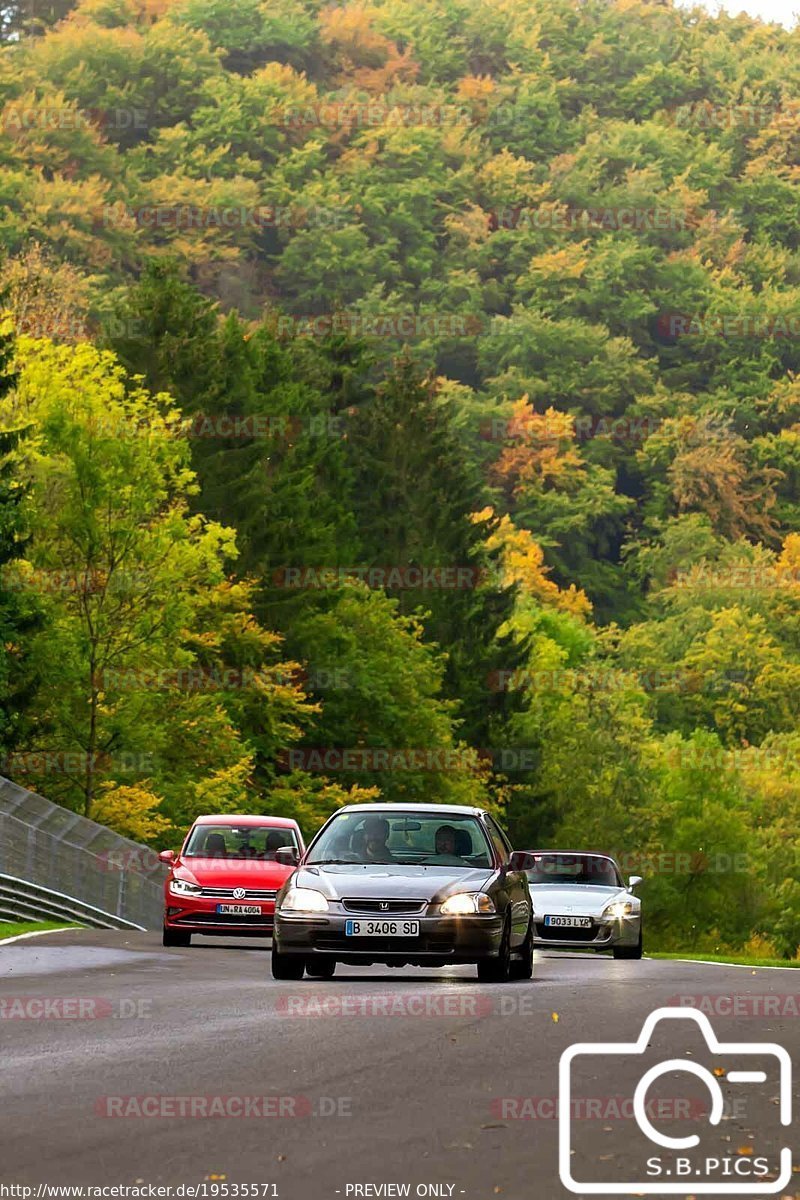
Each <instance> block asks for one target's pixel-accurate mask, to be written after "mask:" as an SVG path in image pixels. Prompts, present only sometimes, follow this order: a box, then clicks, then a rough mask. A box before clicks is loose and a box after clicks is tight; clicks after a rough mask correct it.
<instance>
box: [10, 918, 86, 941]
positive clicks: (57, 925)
mask: <svg viewBox="0 0 800 1200" xmlns="http://www.w3.org/2000/svg"><path fill="white" fill-rule="evenodd" d="M79 928H80V926H78V925H74V924H71V923H70V922H69V921H10V922H3V921H0V941H2V940H3V938H9V937H16V936H17V934H19V933H44V932H45V930H48V929H79Z"/></svg>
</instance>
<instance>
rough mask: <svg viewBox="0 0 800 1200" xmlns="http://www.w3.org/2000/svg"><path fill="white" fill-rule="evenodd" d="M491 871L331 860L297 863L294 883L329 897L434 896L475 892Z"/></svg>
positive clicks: (400, 898) (479, 888)
mask: <svg viewBox="0 0 800 1200" xmlns="http://www.w3.org/2000/svg"><path fill="white" fill-rule="evenodd" d="M494 874H495V872H494V871H493V870H490V869H487V868H486V867H477V868H476V867H472V868H469V869H465V868H463V867H437V866H430V867H425V866H416V865H407V866H406V865H403V864H402V863H385V864H384V863H342V864H341V865H340V864H338V863H335V864H334V863H331V864H330V865H329V866H326V867H325V866H319V867H315V866H313V865H311V864H309V865H308V866H306V867H300V869H299V870H298V872H297V875H296V877H295V880H294V882H295V884H296V885H297V887H308V888H316V889H317V891H320V892H324V893H325V895H326V896H327V897H328V899H329V900H341V899H342V898H343V897H347V898H348V899H353V900H372V899H386V900H428V901H430V900H438V899H443V898H444V897H445V896H448V895H451V894H452V893H453V892H479V891H480V890H481V889H482V888H483V887H484V886H485V885H486V884H487V882H488V881H489V880H490V879H491V878H492V876H493V875H494Z"/></svg>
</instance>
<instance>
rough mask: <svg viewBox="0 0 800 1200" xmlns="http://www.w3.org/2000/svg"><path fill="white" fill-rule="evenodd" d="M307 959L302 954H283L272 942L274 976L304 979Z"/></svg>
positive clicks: (275, 977) (277, 977)
mask: <svg viewBox="0 0 800 1200" xmlns="http://www.w3.org/2000/svg"><path fill="white" fill-rule="evenodd" d="M305 969H306V960H305V958H304V956H303V955H302V954H281V952H280V950H276V948H275V943H274V942H273V943H272V978H273V979H302V978H303V972H304V971H305Z"/></svg>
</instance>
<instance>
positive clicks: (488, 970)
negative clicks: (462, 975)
mask: <svg viewBox="0 0 800 1200" xmlns="http://www.w3.org/2000/svg"><path fill="white" fill-rule="evenodd" d="M510 978H511V923H510V921H509V920H508V919H506V923H505V925H504V926H503V936H502V938H501V939H500V949H499V950H498V952H497V955H496V956H495V957H493V958H482V959H481V961H480V962H479V963H478V979H479V981H480V982H481V983H508V980H509V979H510Z"/></svg>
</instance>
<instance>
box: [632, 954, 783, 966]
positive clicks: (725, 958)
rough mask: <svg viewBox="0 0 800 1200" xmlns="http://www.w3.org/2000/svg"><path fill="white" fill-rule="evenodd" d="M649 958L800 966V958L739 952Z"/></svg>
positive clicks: (655, 955) (665, 955)
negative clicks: (750, 954) (754, 956)
mask: <svg viewBox="0 0 800 1200" xmlns="http://www.w3.org/2000/svg"><path fill="white" fill-rule="evenodd" d="M647 957H648V958H672V959H680V958H682V959H684V960H686V959H688V960H689V961H691V962H714V963H727V964H728V965H729V966H734V967H800V958H751V957H749V956H748V955H746V954H745V955H738V954H725V955H723V954H650V953H648V955H647Z"/></svg>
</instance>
